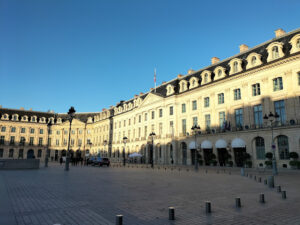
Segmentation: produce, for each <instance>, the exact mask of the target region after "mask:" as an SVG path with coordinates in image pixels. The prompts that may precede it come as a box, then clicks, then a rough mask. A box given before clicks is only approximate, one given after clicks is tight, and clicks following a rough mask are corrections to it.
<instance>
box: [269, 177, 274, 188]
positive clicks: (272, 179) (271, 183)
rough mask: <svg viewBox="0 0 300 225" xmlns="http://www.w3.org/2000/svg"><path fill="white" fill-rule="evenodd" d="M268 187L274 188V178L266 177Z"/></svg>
mask: <svg viewBox="0 0 300 225" xmlns="http://www.w3.org/2000/svg"><path fill="white" fill-rule="evenodd" d="M268 187H269V188H274V176H269V177H268Z"/></svg>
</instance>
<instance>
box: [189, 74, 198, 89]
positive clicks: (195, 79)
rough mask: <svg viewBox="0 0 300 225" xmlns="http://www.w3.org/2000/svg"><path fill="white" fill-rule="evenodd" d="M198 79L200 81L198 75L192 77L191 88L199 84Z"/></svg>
mask: <svg viewBox="0 0 300 225" xmlns="http://www.w3.org/2000/svg"><path fill="white" fill-rule="evenodd" d="M198 81H199V79H198V78H197V77H192V78H191V79H190V81H189V82H190V89H192V88H195V87H198V86H199V82H198Z"/></svg>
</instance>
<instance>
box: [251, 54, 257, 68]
mask: <svg viewBox="0 0 300 225" xmlns="http://www.w3.org/2000/svg"><path fill="white" fill-rule="evenodd" d="M251 64H252V66H254V65H255V64H256V56H252V58H251Z"/></svg>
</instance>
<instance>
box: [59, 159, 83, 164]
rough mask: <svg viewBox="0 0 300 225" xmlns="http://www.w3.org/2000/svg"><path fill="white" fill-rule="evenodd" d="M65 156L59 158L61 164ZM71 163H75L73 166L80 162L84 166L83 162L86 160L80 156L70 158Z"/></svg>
mask: <svg viewBox="0 0 300 225" xmlns="http://www.w3.org/2000/svg"><path fill="white" fill-rule="evenodd" d="M63 161H64V160H63V157H60V159H59V163H60V165H62V163H63ZM70 163H71V164H72V165H73V166H77V165H78V164H79V163H80V165H81V166H82V165H83V163H84V160H83V158H82V157H80V158H73V157H72V158H70Z"/></svg>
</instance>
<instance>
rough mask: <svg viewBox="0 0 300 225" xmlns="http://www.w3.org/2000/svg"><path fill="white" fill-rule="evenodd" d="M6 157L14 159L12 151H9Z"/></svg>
mask: <svg viewBox="0 0 300 225" xmlns="http://www.w3.org/2000/svg"><path fill="white" fill-rule="evenodd" d="M8 157H9V158H13V157H14V150H13V149H9V153H8Z"/></svg>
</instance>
